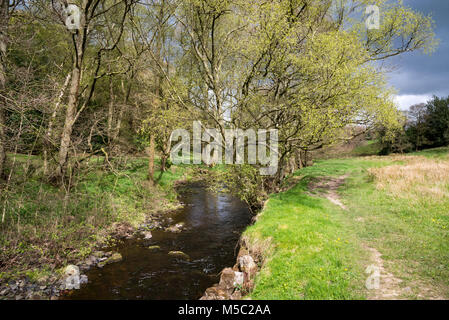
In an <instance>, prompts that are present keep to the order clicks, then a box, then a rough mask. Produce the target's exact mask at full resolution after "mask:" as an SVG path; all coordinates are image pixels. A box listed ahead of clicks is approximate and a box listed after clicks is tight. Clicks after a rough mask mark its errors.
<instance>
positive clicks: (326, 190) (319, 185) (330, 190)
mask: <svg viewBox="0 0 449 320" xmlns="http://www.w3.org/2000/svg"><path fill="white" fill-rule="evenodd" d="M347 177H348V175H344V176H341V177H338V178H323V179H321V180H318V181H313V182H311V183H310V184H309V190H311V191H315V192H317V193H318V194H319V195H322V196H324V197H325V198H326V199H328V200H329V201H330V202H332V203H333V204H335V205H337V206H339V207H340V208H342V209H343V210H346V209H347V208H346V206H345V205H344V204H343V202H341V200H340V196H339V195H338V192H337V190H338V188H339V187H340V186H342V185H343V184H344V183H345V180H346V178H347Z"/></svg>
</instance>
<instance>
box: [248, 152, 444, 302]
mask: <svg viewBox="0 0 449 320" xmlns="http://www.w3.org/2000/svg"><path fill="white" fill-rule="evenodd" d="M416 155H420V156H426V157H429V158H435V157H437V158H439V159H445V161H447V159H448V156H449V151H448V149H447V148H444V149H436V150H429V151H426V152H421V153H417V154H416ZM404 161H405V162H406V161H407V157H401V158H400V160H398V159H396V158H394V157H391V158H389V157H382V158H380V157H379V158H371V159H369V160H367V159H358V158H350V159H344V160H326V161H318V162H317V163H316V164H315V165H314V166H312V167H308V168H304V169H301V170H299V171H297V172H296V173H295V175H296V176H298V177H300V178H301V180H300V181H299V183H298V185H297V186H296V187H294V188H293V189H290V190H289V191H286V192H283V193H280V194H276V195H272V196H270V199H269V202H268V204H267V206H266V208H265V209H264V210H263V211H262V212H261V213H260V216H259V218H258V220H257V222H256V223H255V225H253V226H251V227H249V228H248V229H247V231H246V232H245V234H244V237H245V238H246V239H248V241H247V242H248V243H252V244H256V245H257V244H263V243H266V242H269V243H270V248H272V249H270V250H266V248H267V246H263V248H262V253H263V254H265V263H264V265H263V267H262V269H261V272H260V273H259V274H258V276H257V278H256V281H255V288H254V291H253V292H252V293H251V295H250V296H251V298H252V299H364V298H367V297H369V295H370V294H371V293H372V292H369V291H368V290H366V289H365V280H366V277H367V274H365V272H364V271H365V269H366V267H367V266H368V265H370V264H372V263H373V260H371V259H372V257H371V252H370V251H369V250H367V249H366V248H367V247H371V248H376V249H377V250H378V251H379V252H380V253H381V254H382V259H383V260H384V264H383V266H384V267H385V268H386V270H387V272H390V273H393V274H394V275H395V276H396V277H397V278H400V279H402V280H403V283H402V287H405V286H408V287H409V288H410V289H411V290H410V291H409V292H408V293H405V295H401V296H400V297H402V298H417V297H418V295H419V294H424V295H426V294H427V293H426V292H424V290H423V288H432V290H433V293H432V294H435V292H437V293H436V294H439V296H440V297H447V295H448V294H449V290H448V288H449V282H448V279H449V277H448V270H449V268H448V261H449V260H448V254H449V248H448V246H447V241H446V239H447V236H448V232H449V225H448V221H449V216H448V212H447V205H448V203H447V199H445V200H443V201H435V200H434V199H429V198H426V197H425V196H422V197H421V198H420V199H413V200H412V201H411V200H410V199H408V198H407V196H408V195H405V194H404V195H403V196H404V198H402V197H401V198H398V197H397V196H394V195H392V194H391V193H389V192H388V191H386V190H381V189H379V188H376V185H375V183H376V181H373V177H372V176H371V175H370V174H369V172H368V170H367V169H369V168H382V167H385V166H389V165H392V164H399V165H400V164H403V163H404ZM423 162H424V161H423ZM342 175H348V178H347V179H346V182H345V183H344V184H343V185H342V186H341V187H340V188H339V189H338V193H339V195H340V197H341V201H342V203H344V205H345V206H346V207H347V210H342V209H341V208H340V207H338V206H336V205H334V204H332V203H331V202H330V201H328V200H326V199H324V195H323V193H322V192H318V191H316V190H315V191H314V190H310V188H309V183H310V182H311V181H316V180H317V179H323V178H326V177H327V178H326V179H329V178H330V177H340V176H342ZM427 187H429V188H431V187H432V185H430V184H429V185H427ZM411 189H413V187H412V186H411ZM417 203H419V205H418V204H417ZM421 298H422V296H421Z"/></svg>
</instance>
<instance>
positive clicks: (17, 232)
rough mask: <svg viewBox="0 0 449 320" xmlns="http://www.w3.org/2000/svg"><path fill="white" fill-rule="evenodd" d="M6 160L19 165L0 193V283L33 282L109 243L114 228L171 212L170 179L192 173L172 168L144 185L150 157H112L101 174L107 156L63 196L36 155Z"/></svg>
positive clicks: (173, 203) (93, 161)
mask: <svg viewBox="0 0 449 320" xmlns="http://www.w3.org/2000/svg"><path fill="white" fill-rule="evenodd" d="M9 157H10V159H13V158H15V159H16V161H15V166H14V170H15V171H14V174H13V175H12V177H13V179H12V180H11V182H10V185H9V186H8V188H7V189H6V188H4V189H3V190H2V193H1V194H0V219H2V220H3V221H2V223H1V224H0V248H1V251H0V280H1V278H2V277H7V278H9V277H21V276H23V274H26V275H28V276H30V277H34V276H36V277H38V276H39V275H40V274H42V273H44V274H45V273H46V272H49V271H50V270H54V269H55V268H58V267H61V266H64V265H65V264H66V263H70V262H74V261H78V260H79V259H81V258H83V257H85V256H87V255H88V254H90V252H91V250H92V249H93V247H94V246H96V245H97V244H98V243H99V242H107V241H109V240H111V238H110V237H109V234H110V232H111V231H113V229H114V226H117V224H125V225H129V226H133V227H136V226H138V225H139V224H141V223H143V222H144V221H145V219H146V218H147V217H148V214H151V213H155V212H159V211H166V210H170V209H173V208H174V207H175V206H176V205H177V201H176V192H175V190H174V188H173V186H174V182H175V181H177V180H184V179H189V178H190V176H191V172H192V170H191V167H189V166H173V167H171V168H170V169H169V170H168V171H167V172H165V173H164V174H163V175H160V171H156V173H155V177H156V179H157V185H156V186H155V187H149V185H148V182H147V167H148V160H147V159H145V158H136V157H134V158H128V159H116V161H115V162H114V163H113V167H114V169H113V170H105V169H104V161H103V160H104V159H103V158H93V159H91V160H90V165H89V169H85V170H83V169H81V170H80V171H79V173H78V175H77V177H76V178H75V179H74V180H73V182H72V184H73V185H72V187H71V190H70V197H68V196H67V193H66V192H65V190H64V189H63V188H59V187H56V186H53V185H51V184H49V183H47V182H45V179H42V174H41V173H40V172H39V170H40V168H41V167H42V161H41V159H40V158H39V157H34V156H25V155H16V156H15V157H14V155H10V156H9ZM158 164H159V163H158V160H157V163H156V168H158V167H159V165H158Z"/></svg>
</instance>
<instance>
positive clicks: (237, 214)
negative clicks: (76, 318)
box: [64, 184, 251, 299]
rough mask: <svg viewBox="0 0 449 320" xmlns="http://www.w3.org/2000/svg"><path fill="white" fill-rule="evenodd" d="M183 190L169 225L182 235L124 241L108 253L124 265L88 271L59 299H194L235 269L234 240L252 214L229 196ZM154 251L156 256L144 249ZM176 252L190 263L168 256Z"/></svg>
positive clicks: (194, 188)
mask: <svg viewBox="0 0 449 320" xmlns="http://www.w3.org/2000/svg"><path fill="white" fill-rule="evenodd" d="M186 190H187V191H183V192H181V195H180V201H181V202H182V203H184V204H185V206H184V208H182V209H180V210H178V211H176V212H174V213H173V214H172V215H171V218H173V222H172V224H175V223H179V222H184V223H185V227H186V230H185V231H183V232H181V233H170V232H164V231H152V234H153V238H152V239H150V240H143V239H132V240H125V242H124V243H122V244H120V245H118V246H117V247H116V248H113V250H116V251H118V252H120V253H121V254H122V256H123V261H121V262H118V263H113V264H110V265H107V266H105V267H104V268H103V269H99V268H94V269H91V270H89V271H88V272H87V273H86V274H87V276H88V278H89V283H88V284H86V285H83V286H82V287H81V289H80V290H76V291H73V292H71V293H70V294H69V295H68V296H66V297H64V298H65V299H198V298H200V297H201V296H202V295H203V293H204V291H205V290H206V289H207V288H208V287H210V286H212V285H213V284H214V283H217V282H218V280H219V276H218V273H219V272H220V271H221V270H222V269H223V268H225V267H229V266H233V265H234V263H235V254H236V246H237V243H238V239H239V237H240V234H241V233H242V231H243V230H244V229H245V227H246V226H248V225H249V223H250V221H251V214H250V211H249V209H248V208H247V206H246V205H245V204H244V203H243V202H241V201H240V200H239V199H237V198H235V197H233V196H231V195H229V194H226V193H218V194H217V193H212V192H210V191H207V190H206V188H204V187H202V186H201V185H196V184H192V185H189V186H188V187H187V188H186ZM154 245H157V246H160V247H161V250H159V251H152V250H150V249H148V247H149V246H154ZM175 250H176V251H182V252H185V253H186V254H188V255H189V256H190V257H191V260H190V261H183V260H180V259H177V258H175V257H171V256H169V255H168V252H169V251H175Z"/></svg>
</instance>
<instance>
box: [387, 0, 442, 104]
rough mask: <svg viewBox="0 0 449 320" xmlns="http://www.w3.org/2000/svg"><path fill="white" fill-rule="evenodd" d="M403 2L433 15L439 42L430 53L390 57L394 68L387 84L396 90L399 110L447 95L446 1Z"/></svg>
mask: <svg viewBox="0 0 449 320" xmlns="http://www.w3.org/2000/svg"><path fill="white" fill-rule="evenodd" d="M404 4H405V5H406V6H409V7H411V8H413V9H415V10H417V11H420V12H422V13H424V14H430V15H432V18H433V20H434V21H435V24H436V29H435V33H436V35H437V38H438V39H439V41H440V43H439V46H438V48H437V50H436V51H435V52H434V53H433V54H432V55H431V56H428V55H425V54H423V53H421V52H413V53H408V54H404V55H402V56H399V57H395V58H393V59H391V60H390V63H392V64H393V65H394V66H395V71H393V72H392V73H390V74H389V83H390V84H391V85H392V86H394V87H395V88H396V90H397V91H398V95H397V97H396V102H397V103H398V105H399V106H400V108H401V109H407V108H408V107H410V106H411V105H413V104H416V103H421V102H426V101H427V100H429V99H430V98H431V97H432V96H433V95H437V96H449V0H404Z"/></svg>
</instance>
